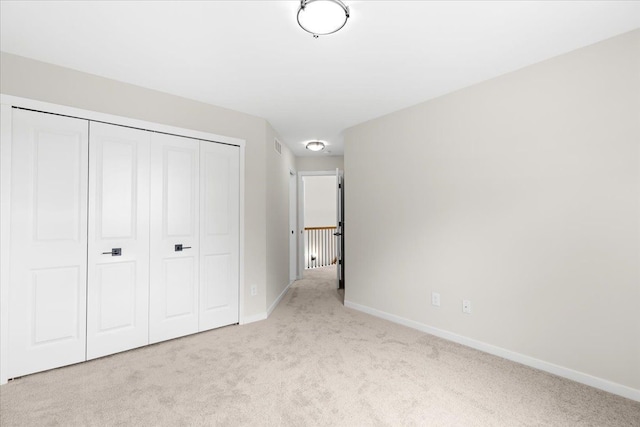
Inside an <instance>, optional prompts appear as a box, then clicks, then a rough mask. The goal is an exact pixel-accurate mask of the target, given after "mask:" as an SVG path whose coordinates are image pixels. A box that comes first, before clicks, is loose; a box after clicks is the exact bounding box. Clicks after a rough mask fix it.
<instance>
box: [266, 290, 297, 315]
mask: <svg viewBox="0 0 640 427" xmlns="http://www.w3.org/2000/svg"><path fill="white" fill-rule="evenodd" d="M292 284H293V282H290V283H289V284H288V285H287V287H286V288H284V290H283V291H282V292H281V293H280V295H278V298H276V300H275V301H274V302H273V304H271V307H269V310H267V317H269V316H271V313H273V310H275V309H276V307H277V306H278V304H280V301H282V298H284V296H285V294H286V293H287V291H288V290H289V288H290V287H291V285H292Z"/></svg>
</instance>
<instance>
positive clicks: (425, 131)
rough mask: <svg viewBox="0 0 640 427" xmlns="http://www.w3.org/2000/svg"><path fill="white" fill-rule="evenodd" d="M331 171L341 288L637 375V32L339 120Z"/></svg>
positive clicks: (373, 302)
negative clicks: (464, 305) (437, 299)
mask: <svg viewBox="0 0 640 427" xmlns="http://www.w3.org/2000/svg"><path fill="white" fill-rule="evenodd" d="M390 141H393V143H390ZM345 175H346V176H345V181H346V183H347V188H348V191H347V192H346V203H345V206H346V224H347V228H346V230H345V232H346V260H347V264H346V300H347V301H351V302H354V303H356V304H360V305H363V306H366V307H370V308H374V309H376V310H380V311H383V312H386V313H390V314H393V315H396V316H400V317H402V318H405V319H410V320H413V321H415V322H419V323H420V324H423V325H429V326H432V327H435V328H439V329H442V330H444V331H449V332H452V333H455V334H459V335H461V336H464V337H468V338H471V339H474V340H478V341H481V342H483V343H488V344H492V345H494V346H498V347H501V348H504V349H507V350H511V351H514V352H517V353H520V354H523V355H526V356H530V357H533V358H537V359H540V360H542V361H546V362H549V363H553V364H557V365H560V366H562V367H566V368H570V369H572V370H575V371H579V372H582V373H586V374H589V375H592V376H595V377H598V378H600V379H605V380H608V381H611V382H614V383H617V384H622V385H625V386H628V387H631V388H634V389H636V390H638V389H640V310H638V304H639V303H640V257H639V255H640V224H639V221H640V31H635V32H633V33H628V34H625V35H622V36H619V37H616V38H613V39H610V40H607V41H604V42H601V43H599V44H596V45H593V46H590V47H586V48H583V49H580V50H577V51H574V52H571V53H569V54H566V55H562V56H559V57H557V58H554V59H551V60H548V61H545V62H542V63H539V64H536V65H533V66H530V67H527V68H524V69H522V70H519V71H516V72H513V73H510V74H507V75H504V76H502V77H499V78H496V79H493V80H490V81H487V82H484V83H481V84H478V85H476V86H473V87H469V88H467V89H464V90H461V91H459V92H456V93H453V94H450V95H447V96H444V97H441V98H438V99H435V100H432V101H429V102H426V103H423V104H420V105H417V106H414V107H412V108H409V109H406V110H402V111H399V112H396V113H393V114H390V115H387V116H384V117H382V118H379V119H376V120H373V121H370V122H366V123H363V124H361V125H358V126H355V127H353V128H351V129H349V130H348V131H347V132H346V149H345ZM432 291H437V292H439V293H440V294H441V299H442V305H441V307H439V308H436V307H433V306H431V305H430V295H431V292H432ZM463 298H464V299H469V300H471V302H472V311H473V313H472V314H471V315H467V314H463V313H462V311H461V300H462V299H463Z"/></svg>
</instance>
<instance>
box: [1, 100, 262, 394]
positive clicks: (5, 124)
mask: <svg viewBox="0 0 640 427" xmlns="http://www.w3.org/2000/svg"><path fill="white" fill-rule="evenodd" d="M13 107H16V108H24V109H28V110H35V111H40V112H43V113H51V114H59V115H63V116H70V117H76V118H80V119H86V120H92V121H96V122H104V123H110V124H115V125H121V126H129V127H132V128H137V129H143V130H148V131H151V132H159V133H167V134H171V135H179V136H183V137H187V138H195V139H200V140H204V141H210V142H214V143H221V144H228V145H235V146H238V147H239V148H240V215H239V221H240V230H239V231H240V232H239V249H240V250H239V261H240V262H239V271H238V279H239V283H238V286H239V304H238V309H239V323H240V324H243V323H248V322H249V321H251V319H246V320H245V315H244V302H245V292H244V191H245V188H244V187H245V183H244V175H245V141H244V140H243V139H239V138H233V137H228V136H223V135H216V134H213V133H208V132H201V131H197V130H192V129H185V128H179V127H175V126H169V125H164V124H160V123H153V122H147V121H144V120H137V119H131V118H128V117H122V116H116V115H112V114H105V113H99V112H96V111H90V110H83V109H79V108H74V107H68V106H65V105H58V104H52V103H49V102H43V101H37V100H33V99H27V98H22V97H17V96H12V95H5V94H0V123H1V126H0V237H1V239H0V242H1V243H0V384H6V383H7V380H8V366H7V360H8V355H9V350H8V342H9V327H8V321H9V301H8V299H9V277H10V276H9V273H10V271H9V266H10V261H11V260H10V256H9V255H10V254H9V248H10V246H11V241H10V234H11V142H12V141H11V135H12V129H11V122H12V118H13V112H12V110H13Z"/></svg>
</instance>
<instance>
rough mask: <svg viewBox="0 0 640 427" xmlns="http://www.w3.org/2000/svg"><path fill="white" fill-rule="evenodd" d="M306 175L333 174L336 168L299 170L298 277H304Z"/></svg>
mask: <svg viewBox="0 0 640 427" xmlns="http://www.w3.org/2000/svg"><path fill="white" fill-rule="evenodd" d="M305 176H332V177H334V178H335V176H336V170H335V169H333V170H328V171H300V172H298V279H302V274H303V272H304V181H303V178H304V177H305Z"/></svg>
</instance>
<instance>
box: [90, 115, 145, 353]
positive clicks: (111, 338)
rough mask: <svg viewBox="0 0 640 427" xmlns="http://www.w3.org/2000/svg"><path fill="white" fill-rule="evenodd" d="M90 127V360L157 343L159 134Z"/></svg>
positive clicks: (93, 124)
mask: <svg viewBox="0 0 640 427" xmlns="http://www.w3.org/2000/svg"><path fill="white" fill-rule="evenodd" d="M90 130H91V141H90V147H91V149H90V151H89V153H90V154H89V265H88V268H89V272H88V278H89V283H88V296H87V304H88V310H87V359H93V358H96V357H101V356H105V355H107V354H112V353H117V352H119V351H124V350H129V349H131V348H135V347H140V346H143V345H146V344H148V343H149V146H150V140H151V132H146V131H142V130H137V129H131V128H126V127H122V126H115V125H108V124H103V123H95V122H91V125H90Z"/></svg>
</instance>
